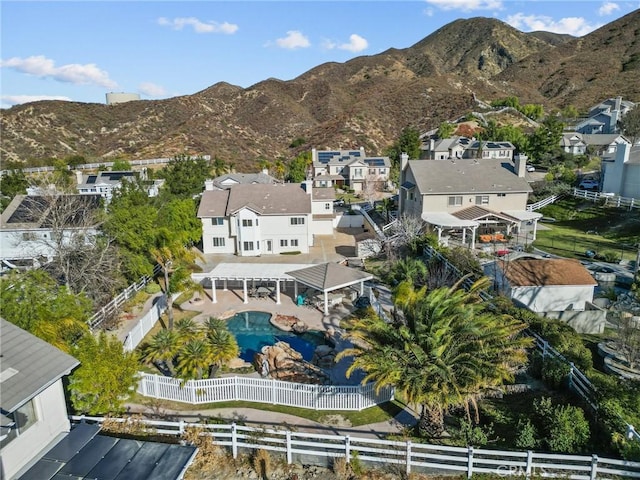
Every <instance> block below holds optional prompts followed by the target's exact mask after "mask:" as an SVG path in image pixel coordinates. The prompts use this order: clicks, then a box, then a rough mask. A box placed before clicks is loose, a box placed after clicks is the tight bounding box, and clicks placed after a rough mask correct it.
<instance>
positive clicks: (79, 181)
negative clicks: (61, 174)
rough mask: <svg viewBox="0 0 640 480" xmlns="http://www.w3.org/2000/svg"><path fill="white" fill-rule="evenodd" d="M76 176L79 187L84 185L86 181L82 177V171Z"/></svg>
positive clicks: (77, 172) (77, 171)
mask: <svg viewBox="0 0 640 480" xmlns="http://www.w3.org/2000/svg"><path fill="white" fill-rule="evenodd" d="M75 174H76V183H77V184H78V185H82V184H83V183H84V179H83V177H82V172H81V171H80V170H76V171H75Z"/></svg>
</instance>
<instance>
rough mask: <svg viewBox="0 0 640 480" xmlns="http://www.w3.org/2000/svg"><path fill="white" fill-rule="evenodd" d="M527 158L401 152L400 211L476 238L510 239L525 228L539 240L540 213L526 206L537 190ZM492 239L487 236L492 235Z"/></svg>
mask: <svg viewBox="0 0 640 480" xmlns="http://www.w3.org/2000/svg"><path fill="white" fill-rule="evenodd" d="M526 160H527V157H526V156H524V155H517V156H516V158H515V163H514V162H513V161H511V160H510V159H506V158H505V159H495V158H480V159H452V160H409V159H408V156H407V155H406V154H403V155H402V156H401V169H402V170H401V185H400V192H399V212H400V215H408V216H413V217H418V218H421V219H422V220H423V221H425V222H426V223H427V225H428V227H429V228H430V229H433V230H435V231H437V233H438V239H439V240H442V238H443V233H447V232H448V233H451V234H455V235H456V236H459V237H460V239H461V241H462V242H463V243H465V244H466V243H470V245H471V247H472V248H473V247H475V242H476V239H478V240H480V241H491V240H495V239H506V238H507V237H508V236H509V235H513V234H515V233H518V232H520V231H521V230H527V231H531V235H532V237H531V238H530V241H533V240H535V234H536V226H537V221H538V219H539V218H541V217H542V215H541V214H539V213H536V212H528V211H527V199H528V196H529V193H530V192H531V191H532V190H531V187H530V186H529V183H528V182H527V180H526V179H525V173H526ZM487 239H488V240H487Z"/></svg>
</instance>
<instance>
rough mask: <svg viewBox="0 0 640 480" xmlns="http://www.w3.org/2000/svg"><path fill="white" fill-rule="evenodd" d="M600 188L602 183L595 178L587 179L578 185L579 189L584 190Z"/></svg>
mask: <svg viewBox="0 0 640 480" xmlns="http://www.w3.org/2000/svg"><path fill="white" fill-rule="evenodd" d="M598 186H600V182H598V181H597V180H594V179H593V178H585V179H584V180H582V181H581V182H580V184H579V185H578V187H579V188H584V189H585V190H592V189H594V188H598Z"/></svg>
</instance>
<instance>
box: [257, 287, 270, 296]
mask: <svg viewBox="0 0 640 480" xmlns="http://www.w3.org/2000/svg"><path fill="white" fill-rule="evenodd" d="M270 295H271V289H270V288H269V287H263V286H260V287H258V288H256V296H257V297H258V298H267V297H269V296H270Z"/></svg>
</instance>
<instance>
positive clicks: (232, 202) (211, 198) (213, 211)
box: [198, 183, 311, 218]
mask: <svg viewBox="0 0 640 480" xmlns="http://www.w3.org/2000/svg"><path fill="white" fill-rule="evenodd" d="M245 207H246V208H250V209H251V210H253V211H255V212H256V213H258V214H260V215H293V214H307V213H311V195H308V194H307V192H305V191H304V189H303V188H302V186H301V184H299V183H283V184H275V185H271V184H257V183H256V184H248V185H243V184H240V185H233V186H231V187H230V188H229V189H228V190H206V191H204V192H203V193H202V199H201V201H200V206H199V207H198V217H199V218H203V217H204V218H207V217H226V216H229V215H233V214H234V213H235V212H237V211H238V210H240V209H242V208H245Z"/></svg>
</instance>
